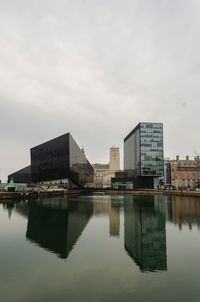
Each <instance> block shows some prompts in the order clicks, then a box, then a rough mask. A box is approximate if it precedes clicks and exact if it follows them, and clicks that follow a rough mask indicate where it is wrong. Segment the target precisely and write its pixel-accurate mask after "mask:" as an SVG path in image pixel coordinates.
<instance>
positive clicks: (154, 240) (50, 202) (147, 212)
mask: <svg viewBox="0 0 200 302" xmlns="http://www.w3.org/2000/svg"><path fill="white" fill-rule="evenodd" d="M4 208H5V209H7V211H8V215H9V217H11V214H12V211H13V205H7V206H6V205H4ZM15 210H17V212H18V213H20V214H21V215H23V216H25V217H27V218H28V224H27V231H26V237H27V239H28V240H29V241H30V242H34V243H35V244H37V245H38V246H40V247H42V248H44V249H46V250H48V251H50V252H53V253H55V254H56V255H58V256H59V257H60V258H63V259H66V258H67V257H68V255H69V253H70V252H71V250H72V249H73V248H74V246H75V244H76V243H77V241H78V240H79V238H80V236H81V234H82V233H83V231H84V229H85V227H86V225H87V224H88V222H89V220H90V218H91V217H92V216H93V217H94V218H95V216H103V217H106V219H108V220H109V229H108V230H107V232H108V233H109V235H110V236H111V237H113V236H114V237H118V238H119V237H120V235H121V236H123V235H124V249H125V251H126V252H127V253H128V255H129V256H130V257H131V258H132V259H134V262H135V263H136V264H137V265H138V267H139V268H140V270H141V271H142V272H145V271H152V272H155V271H166V270H167V252H166V250H167V247H166V221H168V222H172V223H173V224H175V225H178V226H179V228H180V230H181V229H182V225H188V226H189V228H190V229H191V228H192V226H193V225H197V226H198V228H199V226H200V200H198V199H195V198H190V197H187V198H185V197H178V196H175V197H163V196H160V197H159V196H150V197H145V196H131V195H125V196H107V195H106V196H79V197H74V198H67V199H63V198H60V199H59V198H53V199H52V198H51V199H48V198H47V199H43V200H42V201H34V202H30V203H28V204H27V203H22V204H16V205H15ZM120 213H121V214H124V234H120V219H121V218H122V217H121V218H120ZM122 227H123V226H122ZM119 243H120V244H121V241H119ZM108 244H109V243H108Z"/></svg>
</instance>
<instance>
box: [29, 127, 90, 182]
mask: <svg viewBox="0 0 200 302" xmlns="http://www.w3.org/2000/svg"><path fill="white" fill-rule="evenodd" d="M31 173H32V181H33V182H34V183H39V184H42V185H56V184H57V185H59V184H63V185H64V186H66V187H72V186H74V185H75V186H79V187H83V186H84V185H86V184H87V183H90V182H92V179H93V167H92V166H91V165H90V163H89V161H88V160H87V158H86V156H85V153H84V150H83V149H80V148H79V146H78V145H77V143H76V142H75V140H74V139H73V137H72V136H71V134H70V133H69V132H68V133H66V134H64V135H61V136H59V137H56V138H54V139H52V140H50V141H47V142H45V143H43V144H41V145H39V146H36V147H34V148H32V149H31Z"/></svg>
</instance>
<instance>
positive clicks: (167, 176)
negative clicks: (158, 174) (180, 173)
mask: <svg viewBox="0 0 200 302" xmlns="http://www.w3.org/2000/svg"><path fill="white" fill-rule="evenodd" d="M164 185H165V186H170V185H171V162H170V158H165V159H164Z"/></svg>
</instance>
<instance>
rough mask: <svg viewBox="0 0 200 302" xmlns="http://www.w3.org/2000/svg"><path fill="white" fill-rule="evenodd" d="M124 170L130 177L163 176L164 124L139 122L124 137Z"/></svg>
mask: <svg viewBox="0 0 200 302" xmlns="http://www.w3.org/2000/svg"><path fill="white" fill-rule="evenodd" d="M124 170H125V171H126V172H128V176H129V177H140V178H141V179H142V178H143V180H145V178H146V181H147V182H148V179H147V177H151V178H152V179H153V178H158V177H163V173H164V154H163V124H162V123H139V124H138V125H137V126H136V127H135V128H134V129H133V130H132V131H131V132H130V133H129V134H128V135H127V136H126V138H125V139H124Z"/></svg>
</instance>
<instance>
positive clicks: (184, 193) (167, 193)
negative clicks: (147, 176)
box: [107, 190, 200, 198]
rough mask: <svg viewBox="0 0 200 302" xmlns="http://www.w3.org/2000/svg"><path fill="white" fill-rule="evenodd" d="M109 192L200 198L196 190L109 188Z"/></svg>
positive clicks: (199, 193)
mask: <svg viewBox="0 0 200 302" xmlns="http://www.w3.org/2000/svg"><path fill="white" fill-rule="evenodd" d="M107 193H109V194H117V195H118V194H132V195H146V196H148V195H163V196H186V197H187V196H191V197H198V198H200V192H199V191H198V192H196V191H191V192H188V191H170V190H167V191H165V190H108V191H107Z"/></svg>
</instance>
